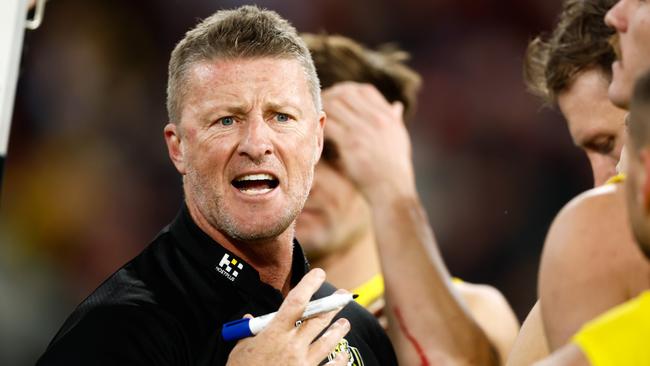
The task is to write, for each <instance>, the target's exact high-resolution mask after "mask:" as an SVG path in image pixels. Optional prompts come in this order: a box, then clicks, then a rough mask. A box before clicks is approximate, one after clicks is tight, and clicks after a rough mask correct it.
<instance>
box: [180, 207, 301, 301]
mask: <svg viewBox="0 0 650 366" xmlns="http://www.w3.org/2000/svg"><path fill="white" fill-rule="evenodd" d="M187 207H188V210H189V212H190V216H191V217H192V220H193V221H194V222H195V223H196V225H197V226H198V227H199V228H200V229H201V230H202V231H203V232H204V233H206V234H207V235H208V236H209V237H210V238H212V240H214V241H216V242H217V243H219V244H220V245H221V246H222V247H224V248H225V249H226V250H228V251H230V252H232V253H233V254H234V255H236V256H237V257H239V258H241V259H243V260H244V261H245V262H246V263H248V264H249V265H251V266H252V267H253V268H255V270H256V271H257V272H258V273H259V275H260V279H261V280H262V282H264V283H267V284H269V285H271V286H273V287H274V288H276V289H278V290H279V291H280V292H282V294H283V295H285V296H286V294H287V293H288V292H289V290H290V279H291V264H292V259H293V237H294V224H292V225H290V226H289V227H288V228H287V230H285V231H284V232H283V233H282V234H280V235H279V236H277V237H274V238H271V239H265V240H258V241H255V242H243V241H237V240H234V239H231V238H229V237H228V236H226V235H224V234H223V233H222V232H221V231H219V230H217V229H216V228H215V227H214V226H212V225H211V224H210V223H209V222H208V220H207V219H206V218H205V217H204V216H203V215H202V214H201V212H200V210H198V208H197V207H195V206H194V205H193V204H192V203H190V202H187Z"/></svg>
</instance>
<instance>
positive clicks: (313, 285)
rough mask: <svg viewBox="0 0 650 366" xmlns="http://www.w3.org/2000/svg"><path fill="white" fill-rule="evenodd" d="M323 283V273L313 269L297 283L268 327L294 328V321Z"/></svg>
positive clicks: (298, 317)
mask: <svg viewBox="0 0 650 366" xmlns="http://www.w3.org/2000/svg"><path fill="white" fill-rule="evenodd" d="M324 281H325V271H323V270H322V269H320V268H314V269H312V270H311V271H309V273H307V274H306V275H305V276H304V277H303V278H302V279H301V280H300V282H298V284H297V285H296V287H294V288H293V289H292V290H291V291H289V294H288V295H287V297H286V298H285V299H284V301H283V302H282V305H280V309H279V310H278V313H277V314H276V316H275V317H274V318H273V320H272V321H271V322H270V323H269V327H276V326H277V327H280V329H284V330H291V329H293V328H295V324H296V321H297V320H299V319H300V318H301V317H302V313H303V312H304V311H305V307H306V306H307V303H308V302H309V300H310V299H311V297H312V295H313V294H314V293H315V292H316V291H317V290H318V289H319V288H320V286H321V285H322V284H323V282H324Z"/></svg>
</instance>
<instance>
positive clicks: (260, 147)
mask: <svg viewBox="0 0 650 366" xmlns="http://www.w3.org/2000/svg"><path fill="white" fill-rule="evenodd" d="M271 133H272V131H271V128H270V127H269V125H268V124H267V123H266V121H264V119H263V118H262V117H261V116H260V117H252V118H250V119H249V120H247V121H246V122H245V123H244V127H243V128H242V136H241V140H240V142H239V146H238V147H237V153H238V154H239V155H241V156H247V157H249V158H250V159H251V160H253V161H254V162H261V161H262V160H263V159H264V157H265V156H266V155H272V154H273V143H272V142H271Z"/></svg>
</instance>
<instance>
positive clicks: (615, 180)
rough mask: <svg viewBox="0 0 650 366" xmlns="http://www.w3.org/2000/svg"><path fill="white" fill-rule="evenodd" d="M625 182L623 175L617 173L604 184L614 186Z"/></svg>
mask: <svg viewBox="0 0 650 366" xmlns="http://www.w3.org/2000/svg"><path fill="white" fill-rule="evenodd" d="M624 180H625V173H618V174H616V175H615V176H613V177H611V178H609V179H608V180H607V182H605V184H616V183H621V182H623V181H624Z"/></svg>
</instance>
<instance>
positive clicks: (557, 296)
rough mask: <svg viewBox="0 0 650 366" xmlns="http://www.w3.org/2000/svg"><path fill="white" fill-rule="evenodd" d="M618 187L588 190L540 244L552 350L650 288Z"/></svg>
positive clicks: (566, 209)
mask: <svg viewBox="0 0 650 366" xmlns="http://www.w3.org/2000/svg"><path fill="white" fill-rule="evenodd" d="M649 274H650V271H649V266H648V263H647V262H646V260H645V258H644V257H643V255H642V252H641V251H640V249H639V248H638V247H637V245H636V243H635V241H634V239H633V236H632V232H631V230H630V225H629V220H628V214H627V211H626V209H625V192H624V187H623V186H622V185H608V186H603V187H600V188H595V189H592V190H590V191H588V192H586V193H584V194H582V195H580V196H578V197H576V198H575V199H574V200H572V201H571V202H570V203H569V204H567V205H566V206H565V207H564V208H563V209H562V211H561V212H560V213H559V214H558V216H557V218H556V219H555V221H554V222H553V224H552V226H551V229H550V231H549V233H548V236H547V238H546V242H545V244H544V252H543V255H542V263H541V267H540V280H539V292H540V299H541V305H542V313H543V319H544V325H545V329H546V336H547V338H548V341H549V346H550V348H551V350H556V349H558V348H559V347H561V346H563V345H564V344H565V343H566V342H567V341H568V340H569V338H570V337H571V336H572V335H573V334H574V333H575V332H577V331H578V330H579V329H580V327H581V326H582V325H583V324H584V323H585V322H587V321H588V320H590V319H592V318H594V317H596V316H597V315H599V314H601V313H603V312H604V311H606V310H608V309H610V308H612V307H614V306H616V305H618V304H621V303H623V302H625V301H627V300H629V299H631V298H633V297H635V296H637V295H638V294H639V293H640V292H642V291H643V290H645V289H647V288H648V287H650V275H649Z"/></svg>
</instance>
